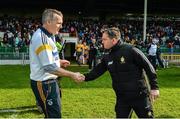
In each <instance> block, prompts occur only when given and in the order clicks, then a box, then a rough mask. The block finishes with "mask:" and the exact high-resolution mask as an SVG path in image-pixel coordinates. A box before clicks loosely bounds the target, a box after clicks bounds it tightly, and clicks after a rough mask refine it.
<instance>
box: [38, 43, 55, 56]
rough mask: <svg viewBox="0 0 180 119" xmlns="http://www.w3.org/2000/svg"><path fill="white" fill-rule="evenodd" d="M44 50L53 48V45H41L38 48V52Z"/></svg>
mask: <svg viewBox="0 0 180 119" xmlns="http://www.w3.org/2000/svg"><path fill="white" fill-rule="evenodd" d="M43 50H52V47H51V46H50V45H41V46H39V47H38V48H37V49H36V54H37V55H39V53H40V52H42V51H43Z"/></svg>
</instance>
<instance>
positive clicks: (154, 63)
mask: <svg viewBox="0 0 180 119" xmlns="http://www.w3.org/2000/svg"><path fill="white" fill-rule="evenodd" d="M148 59H149V61H150V62H151V64H152V65H153V67H154V69H155V70H156V56H151V55H149V56H148Z"/></svg>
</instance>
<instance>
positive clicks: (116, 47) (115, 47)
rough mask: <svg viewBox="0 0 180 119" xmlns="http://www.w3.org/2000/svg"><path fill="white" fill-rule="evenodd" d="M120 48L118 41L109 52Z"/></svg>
mask: <svg viewBox="0 0 180 119" xmlns="http://www.w3.org/2000/svg"><path fill="white" fill-rule="evenodd" d="M120 46H121V41H120V40H119V41H118V42H117V43H116V44H115V45H114V46H113V47H112V48H111V49H110V51H116V50H117V49H119V48H120Z"/></svg>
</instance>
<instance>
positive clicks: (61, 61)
mask: <svg viewBox="0 0 180 119" xmlns="http://www.w3.org/2000/svg"><path fill="white" fill-rule="evenodd" d="M60 65H61V66H62V67H64V68H66V67H68V66H69V65H70V62H69V61H68V60H60Z"/></svg>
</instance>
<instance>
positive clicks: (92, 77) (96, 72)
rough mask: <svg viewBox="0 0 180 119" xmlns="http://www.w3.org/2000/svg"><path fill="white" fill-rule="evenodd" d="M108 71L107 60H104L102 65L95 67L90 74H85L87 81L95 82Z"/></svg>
mask: <svg viewBox="0 0 180 119" xmlns="http://www.w3.org/2000/svg"><path fill="white" fill-rule="evenodd" d="M106 71H107V67H106V64H105V60H104V59H102V60H101V63H99V64H98V65H97V66H96V67H94V68H93V69H92V70H91V71H90V72H89V73H86V74H84V75H85V81H91V80H95V79H96V78H98V77H99V76H101V75H102V74H104V72H106Z"/></svg>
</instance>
